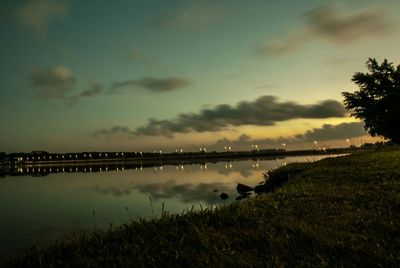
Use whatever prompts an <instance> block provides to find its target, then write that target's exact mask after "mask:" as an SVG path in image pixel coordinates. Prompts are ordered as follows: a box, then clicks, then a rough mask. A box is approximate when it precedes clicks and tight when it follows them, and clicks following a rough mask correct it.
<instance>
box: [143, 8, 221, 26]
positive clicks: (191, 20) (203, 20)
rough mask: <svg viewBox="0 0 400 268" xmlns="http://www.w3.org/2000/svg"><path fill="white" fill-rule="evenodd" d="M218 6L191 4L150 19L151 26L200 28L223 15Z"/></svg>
mask: <svg viewBox="0 0 400 268" xmlns="http://www.w3.org/2000/svg"><path fill="white" fill-rule="evenodd" d="M221 14H222V12H221V10H220V9H219V8H217V7H211V6H201V5H190V6H186V7H184V8H180V9H179V10H176V11H173V12H164V13H162V14H160V15H158V16H156V17H155V18H153V19H152V20H151V21H150V26H152V27H153V28H156V29H167V28H180V29H184V30H198V29H201V28H203V27H205V26H207V25H209V24H210V23H211V22H213V21H214V20H216V19H217V18H219V17H220V16H221Z"/></svg>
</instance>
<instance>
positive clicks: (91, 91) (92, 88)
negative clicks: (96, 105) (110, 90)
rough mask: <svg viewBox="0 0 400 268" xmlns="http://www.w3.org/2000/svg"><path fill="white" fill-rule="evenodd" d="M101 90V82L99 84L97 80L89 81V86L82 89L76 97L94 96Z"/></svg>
mask: <svg viewBox="0 0 400 268" xmlns="http://www.w3.org/2000/svg"><path fill="white" fill-rule="evenodd" d="M102 91H103V85H102V84H100V83H99V82H97V81H90V82H89V88H88V89H86V90H83V91H82V92H81V93H79V95H78V97H80V98H82V97H83V98H85V97H86V98H87V97H94V96H97V95H99V94H101V93H102Z"/></svg>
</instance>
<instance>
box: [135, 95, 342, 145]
mask: <svg viewBox="0 0 400 268" xmlns="http://www.w3.org/2000/svg"><path fill="white" fill-rule="evenodd" d="M345 115H346V110H345V108H344V106H343V104H342V103H340V102H338V101H335V100H325V101H322V102H319V103H316V104H309V105H302V104H298V103H295V102H278V101H277V98H276V97H274V96H262V97H260V98H258V99H256V100H254V101H242V102H239V103H238V104H237V105H236V106H231V105H228V104H221V105H218V106H216V107H213V108H210V109H202V110H201V111H200V112H198V113H188V114H180V115H178V117H177V118H175V119H172V120H155V119H150V120H149V122H148V123H147V125H145V126H142V127H138V128H137V129H136V130H135V134H136V135H147V136H161V135H163V136H167V137H171V136H173V134H174V133H188V132H191V131H194V132H206V131H212V132H216V131H221V130H224V129H227V128H228V127H230V126H242V125H255V126H271V125H274V124H275V123H276V122H280V121H286V120H291V119H297V118H329V117H344V116H345Z"/></svg>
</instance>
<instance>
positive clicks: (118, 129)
mask: <svg viewBox="0 0 400 268" xmlns="http://www.w3.org/2000/svg"><path fill="white" fill-rule="evenodd" d="M134 135H135V132H134V131H132V130H130V129H129V128H128V127H123V126H113V127H111V128H109V129H106V128H103V129H99V130H97V131H96V132H94V133H93V136H94V137H96V138H98V137H101V136H103V137H106V138H110V137H112V136H124V137H129V138H131V137H132V136H134Z"/></svg>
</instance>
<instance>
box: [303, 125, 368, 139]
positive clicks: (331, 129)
mask: <svg viewBox="0 0 400 268" xmlns="http://www.w3.org/2000/svg"><path fill="white" fill-rule="evenodd" d="M365 134H367V132H366V131H365V129H364V123H363V122H355V123H342V124H339V125H331V124H324V125H323V126H322V127H321V128H314V129H312V130H308V131H307V132H306V133H304V134H302V135H297V136H296V138H297V139H300V140H304V141H313V140H321V141H322V140H338V139H347V138H354V137H359V136H363V135H365Z"/></svg>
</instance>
